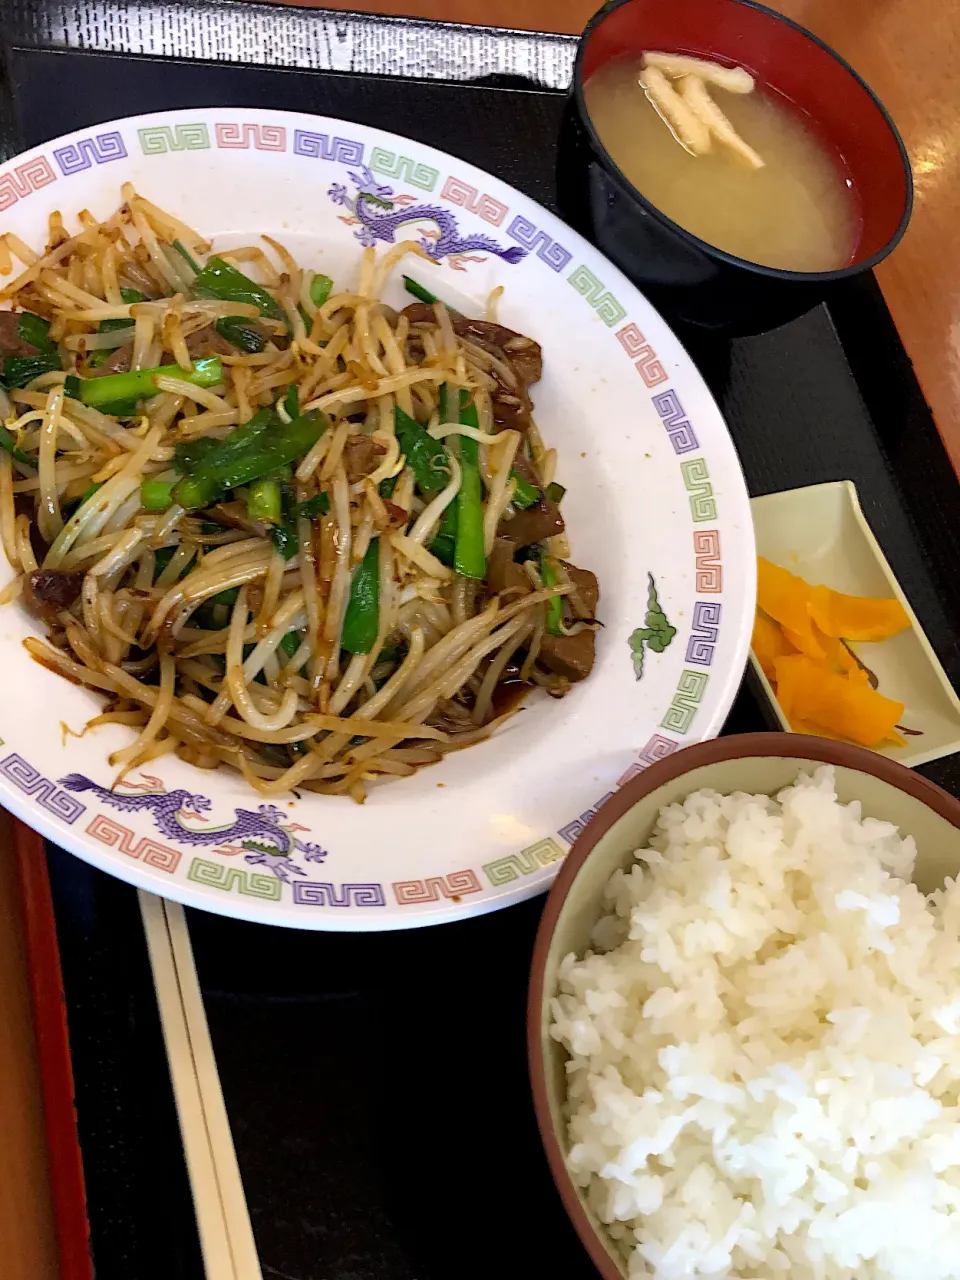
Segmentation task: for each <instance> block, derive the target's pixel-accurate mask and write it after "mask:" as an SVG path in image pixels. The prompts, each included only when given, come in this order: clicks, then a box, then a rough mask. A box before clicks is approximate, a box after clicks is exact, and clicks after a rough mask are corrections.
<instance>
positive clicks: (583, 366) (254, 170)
mask: <svg viewBox="0 0 960 1280" xmlns="http://www.w3.org/2000/svg"><path fill="white" fill-rule="evenodd" d="M128 180H129V181H132V182H133V183H134V184H135V185H136V186H137V188H138V189H139V190H140V191H141V192H142V193H143V194H144V195H145V196H147V197H148V198H149V199H151V200H154V201H156V202H157V203H159V204H161V205H163V206H165V207H166V208H168V209H170V210H171V211H173V212H175V213H176V214H178V215H179V216H180V217H182V218H183V219H185V220H186V221H187V222H188V223H191V224H193V225H195V226H196V227H197V228H198V229H199V230H200V232H201V233H203V234H204V235H207V236H209V237H211V238H213V240H214V243H215V246H216V247H221V248H222V247H224V246H229V245H230V244H237V243H240V242H242V241H244V242H248V243H249V241H250V240H251V239H253V238H254V237H255V236H257V235H259V234H261V233H263V232H268V233H270V234H272V235H274V236H276V237H278V238H279V239H280V240H282V241H284V242H285V243H286V244H287V245H288V246H289V247H290V248H291V250H293V252H294V253H295V254H296V255H297V256H298V258H299V259H300V261H301V262H302V263H303V264H304V265H305V266H312V267H315V268H316V269H320V270H323V271H325V272H327V273H328V274H330V275H332V276H333V277H334V279H335V280H337V281H344V280H349V279H351V278H352V273H353V272H354V270H355V268H356V263H357V258H358V254H359V250H360V245H361V244H365V243H376V244H378V245H379V246H381V247H386V246H388V245H389V244H391V243H393V242H394V241H395V240H399V239H405V238H406V239H417V240H422V241H423V243H424V245H425V247H427V248H428V249H429V251H430V252H431V253H432V254H433V255H434V256H435V257H436V259H437V260H438V264H437V265H436V266H430V265H429V264H421V263H416V264H415V270H413V274H415V275H416V276H417V277H419V278H420V279H422V280H423V282H424V283H425V284H426V285H427V286H428V287H429V288H430V289H431V290H433V291H434V292H435V293H437V294H439V295H440V296H443V297H446V298H447V299H448V300H450V301H451V302H453V303H455V304H458V305H460V306H461V307H462V308H463V309H464V310H472V311H473V313H474V314H482V308H483V305H484V302H485V300H486V298H487V295H488V293H489V291H490V290H491V289H492V288H493V287H494V286H496V285H503V287H504V296H503V300H502V307H501V318H502V320H503V322H504V323H506V324H508V325H510V326H511V327H513V328H515V329H518V330H520V331H521V332H523V333H527V334H530V335H531V336H532V337H534V338H536V339H537V340H538V341H539V342H541V343H542V345H543V350H544V358H545V372H544V377H543V380H542V382H541V383H540V384H539V385H538V386H537V387H536V388H534V403H535V411H536V416H537V422H538V425H539V426H540V429H541V431H542V433H543V435H544V437H545V438H546V440H547V442H548V444H550V445H553V446H555V447H556V448H557V449H558V450H559V468H558V479H559V480H560V482H561V483H562V484H564V485H565V486H566V487H567V496H566V498H565V499H564V515H565V517H566V519H567V522H568V527H569V531H570V536H571V542H572V546H573V559H574V560H575V561H576V562H577V563H579V564H582V565H584V566H588V567H590V568H592V569H593V570H594V571H595V572H596V573H597V575H598V577H599V579H600V585H601V593H602V594H601V603H600V616H601V618H602V620H603V622H604V623H605V629H604V631H603V632H602V633H601V634H600V636H599V641H598V646H597V648H598V660H597V664H596V667H595V670H594V672H593V675H592V676H591V678H590V679H589V680H588V681H587V682H585V683H584V684H583V685H581V686H579V687H577V688H575V689H574V690H573V691H572V692H571V694H570V695H569V696H568V697H566V698H564V699H563V700H562V701H561V702H554V701H551V700H550V699H548V698H542V699H535V700H533V701H532V702H531V704H530V706H529V708H528V709H527V710H525V711H524V712H522V714H520V715H519V716H517V717H515V718H514V720H513V721H512V722H511V723H510V724H509V725H508V726H506V727H505V728H504V729H503V730H502V731H501V732H500V733H499V734H497V735H496V737H495V738H494V739H493V740H492V741H490V742H487V743H484V744H482V745H480V746H476V747H473V748H471V749H470V750H468V751H463V752H458V753H456V754H454V755H453V756H451V757H449V758H448V759H447V760H445V761H444V762H443V763H442V764H440V765H437V766H434V767H433V768H430V769H427V770H424V771H422V772H421V773H419V774H418V775H417V776H416V777H414V778H410V779H405V780H403V781H401V782H399V783H396V784H391V785H388V786H384V787H382V788H379V789H374V790H373V791H372V793H371V795H370V797H369V799H368V800H367V803H366V804H365V805H363V806H362V807H360V806H357V805H355V804H353V803H352V802H350V801H349V800H346V799H339V798H330V797H322V796H317V795H311V794H310V793H305V794H304V795H303V798H302V799H293V798H287V799H283V800H281V801H279V802H278V803H277V804H276V805H263V804H262V803H261V799H260V797H258V796H257V795H255V794H254V793H253V792H251V791H250V790H249V789H248V788H247V787H246V786H245V785H244V783H243V782H242V780H241V779H240V778H239V777H238V776H237V775H234V774H232V773H229V772H226V771H224V772H218V773H210V772H201V771H199V770H195V769H194V768H192V767H191V766H188V765H186V764H184V763H182V762H180V761H178V760H176V759H175V758H173V757H164V758H163V759H162V760H161V761H159V762H158V763H157V764H156V765H155V766H151V767H148V769H147V770H146V771H141V772H139V773H136V774H134V775H132V776H130V777H128V778H127V779H126V780H125V782H124V783H123V784H122V785H121V786H119V787H118V789H117V790H115V791H112V790H110V786H111V782H112V780H113V771H112V770H111V769H110V768H109V767H108V765H107V756H108V754H109V752H110V751H111V750H114V749H116V748H118V747H119V746H121V745H123V744H124V743H125V742H126V741H127V740H128V735H129V731H128V730H125V729H122V728H120V727H116V726H110V727H108V728H107V729H102V730H98V731H96V732H93V733H90V734H88V735H87V736H86V737H84V738H82V739H78V738H72V737H68V738H66V740H64V737H63V734H62V730H61V725H62V724H63V723H66V724H67V725H70V726H71V727H73V728H75V729H79V728H80V727H82V725H83V724H84V722H85V721H86V720H87V719H88V718H89V717H90V716H91V715H93V714H94V713H95V710H96V708H97V706H98V702H97V699H96V698H95V697H94V696H93V695H92V694H90V693H88V692H87V691H85V690H82V689H79V688H77V687H75V686H73V685H71V684H69V683H67V682H65V681H63V680H61V679H59V678H57V677H56V676H54V675H52V674H50V673H48V672H47V671H46V670H44V669H43V668H42V667H40V666H37V665H36V664H35V663H33V662H32V661H31V660H30V658H29V657H28V655H27V653H26V651H25V650H24V648H23V646H22V644H21V641H22V639H23V637H24V636H26V635H27V634H29V633H30V632H31V631H33V630H35V627H34V623H33V622H32V621H31V620H30V619H29V618H28V616H27V615H26V614H25V613H24V612H23V611H22V609H21V608H20V607H19V606H18V605H11V606H8V607H7V608H6V609H4V610H3V611H2V613H0V660H2V670H3V702H2V712H0V738H2V739H3V745H2V748H0V801H2V803H3V804H5V805H6V806H7V807H8V808H9V809H11V810H12V811H13V812H14V813H15V814H17V816H18V817H20V818H22V819H23V820H24V821H26V822H28V823H30V824H31V825H32V826H34V827H36V828H37V829H38V830H39V831H41V832H42V833H43V834H44V835H46V836H48V837H50V839H52V840H55V841H56V842H57V843H58V844H60V845H62V846H63V847H64V848H66V849H69V850H71V851H72V852H73V853H76V854H78V855H79V856H81V857H83V858H85V859H87V860H88V861H89V862H92V863H94V864H95V865H96V866H98V867H102V868H103V869H105V870H107V871H110V872H112V873H113V874H114V875H117V876H120V877H121V878H123V879H125V880H129V881H131V882H132V883H134V884H136V885H138V886H140V887H142V888H145V889H149V890H152V891H154V892H156V893H160V894H163V895H165V896H167V897H170V898H175V899H178V900H180V901H182V902H185V903H189V904H190V905H192V906H198V907H205V908H207V909H208V910H212V911H219V912H222V913H223V914H226V915H233V916H240V917H243V918H245V919H250V920H260V921H265V922H269V923H273V924H284V925H292V926H294V927H298V928H312V929H347V930H367V929H385V928H405V927H409V926H411V925H422V924H431V923H438V922H440V921H445V920H450V919H452V918H454V917H457V916H468V915H476V914H479V913H481V912H483V911H489V910H493V909H494V908H497V907H502V906H506V905H508V904H509V903H511V902H516V901H518V900H520V899H521V898H525V897H529V896H530V895H531V894H534V893H538V892H541V891H542V890H545V889H546V888H547V887H548V886H549V884H550V882H551V881H552V879H553V877H554V874H555V872H556V869H557V864H558V862H559V861H560V859H562V858H563V856H564V854H565V853H566V851H567V849H568V848H569V846H570V844H571V842H572V841H573V839H574V838H575V836H576V835H577V833H578V832H579V831H580V829H581V828H582V826H583V824H584V823H585V822H586V821H587V819H588V818H589V817H590V816H591V814H592V813H593V811H594V810H595V809H596V807H597V806H598V805H599V804H600V803H601V802H602V801H603V800H604V799H605V798H606V797H607V796H608V795H609V794H610V793H611V792H612V791H614V790H615V789H616V787H617V786H618V785H619V783H621V782H622V781H623V780H624V779H625V778H626V777H628V776H630V775H632V774H633V773H634V772H635V771H636V770H638V769H641V768H643V767H644V765H645V764H648V763H649V762H650V761H652V760H656V759H658V758H660V757H662V756H664V755H667V754H669V753H670V752H672V751H674V750H676V748H677V747H678V746H680V745H681V744H682V743H684V742H690V741H695V740H698V739H701V738H706V737H710V736H711V735H713V734H715V733H717V732H718V730H719V729H720V727H721V725H722V723H723V720H724V717H725V715H726V713H727V711H728V710H729V708H730V705H731V703H732V701H733V698H734V695H735V693H736V691H737V687H738V685H739V682H740V677H741V674H742V672H743V667H744V663H745V660H746V655H747V649H748V645H749V638H750V631H751V623H752V618H753V610H754V597H755V562H754V541H753V529H752V525H751V520H750V508H749V504H748V501H747V494H746V489H745V486H744V481H743V476H742V473H741V471H740V466H739V463H738V461H737V456H736V453H735V451H734V448H733V444H732V443H731V440H730V437H729V435H728V433H727V430H726V427H725V426H724V423H723V420H722V419H721V417H720V414H719V412H718V410H717V408H716V405H715V404H714V402H713V400H712V398H711V396H710V394H709V392H708V391H707V389H706V387H705V386H704V384H703V382H702V381H701V379H700V377H699V375H698V374H697V372H696V370H695V368H694V366H693V365H692V363H691V362H690V360H689V358H688V357H687V355H686V354H685V352H684V351H683V349H682V348H681V347H680V345H679V343H678V342H677V340H676V339H675V338H674V337H673V335H672V334H671V333H670V331H669V329H668V328H667V327H666V325H665V324H664V322H663V321H662V320H661V319H660V317H659V316H658V315H657V314H656V312H655V311H654V310H653V309H652V308H651V307H650V306H649V304H648V303H647V302H645V301H644V299H643V298H642V297H641V296H640V294H639V293H638V292H637V291H636V289H634V288H633V287H632V286H631V285H630V284H629V283H628V281H627V280H626V279H625V278H624V277H623V276H622V275H621V274H620V273H619V272H618V271H617V270H616V268H614V267H613V266H611V265H610V263H609V262H607V261H606V260H605V259H604V258H602V257H601V256H600V254H598V253H597V252H596V250H594V249H593V248H591V246H590V245H588V244H587V243H586V242H585V241H583V240H582V239H580V238H579V237H578V236H576V235H575V234H574V233H573V232H572V231H570V230H569V229H568V228H567V227H566V226H564V225H563V224H562V223H561V222H559V221H558V220H557V219H556V218H554V217H553V216H552V215H551V214H549V213H548V212H547V211H546V210H544V209H542V208H540V207H539V206H538V205H536V204H534V203H533V202H532V201H530V200H528V199H527V198H526V197H525V196H522V195H521V194H520V193H519V192H518V191H515V190H513V189H512V188H511V187H508V186H505V185H504V184H503V183H502V182H499V181H498V180H497V179H496V178H493V177H491V176H490V175H489V174H486V173H483V172H481V171H480V170H479V169H474V168H472V167H471V166H470V165H468V164H464V163H463V162H462V161H460V160H454V159H452V158H451V157H450V156H447V155H444V154H443V153H441V152H439V151H433V150H431V149H430V148H428V147H424V146H421V145H420V144H419V143H415V142H411V141H409V140H408V139H405V138H399V137H396V136H395V135H392V134H388V133H383V132H381V131H379V130H374V129H367V128H364V127H362V126H360V125H356V124H348V123H346V122H344V121H340V120H328V119H323V118H320V117H316V116H306V115H298V114H294V113H286V112H276V111H247V110H238V109H219V108H218V109H216V110H195V111H186V112H183V111H178V112H166V113H162V114H155V115H145V116H137V117H133V118H130V119H126V120H118V121H115V122H113V123H111V124H107V125H103V126H101V127H100V128H98V129H96V130H84V131H83V132H81V133H74V134H70V135H68V136H66V137H63V138H60V139H58V140H57V141H55V142H51V143H49V144H48V145H46V146H44V147H42V148H38V149H36V150H34V151H30V152H27V153H26V154H24V155H21V156H19V157H17V158H16V159H14V160H12V161H11V162H10V163H9V164H7V165H6V166H4V168H3V169H2V170H0V214H2V218H0V231H2V230H10V231H15V232H16V233H17V234H18V235H19V236H20V237H22V239H24V240H25V241H27V243H29V244H31V245H33V246H35V247H37V248H40V247H42V242H43V240H44V238H45V230H46V221H47V215H48V214H49V213H50V212H51V211H52V210H54V209H59V210H61V211H62V212H63V214H64V217H65V218H66V219H67V220H68V226H69V225H73V218H74V215H75V214H76V213H77V212H78V211H79V210H81V209H83V208H89V209H91V210H92V211H93V212H94V213H95V214H96V215H98V216H101V217H105V216H106V215H108V214H109V213H110V212H111V211H112V210H113V209H115V208H116V206H117V204H118V203H119V199H120V195H119V190H120V185H121V183H122V182H124V181H128ZM370 197H373V198H372V199H371V198H370ZM408 269H409V268H408ZM387 296H388V300H389V301H391V302H392V303H395V304H396V305H400V306H402V305H403V304H404V298H405V295H404V294H403V292H402V286H401V285H400V283H399V282H395V283H394V285H393V286H392V293H388V295H387ZM407 300H409V299H407ZM0 575H2V579H3V580H4V581H5V580H6V578H7V577H8V575H9V569H8V568H7V567H6V566H4V567H3V569H2V570H0ZM651 582H653V583H654V584H655V586H656V591H657V594H658V598H659V603H660V606H661V608H662V609H663V611H664V612H665V614H666V616H667V617H668V619H669V620H670V622H671V624H672V625H673V626H674V627H675V628H676V635H675V636H674V638H673V640H672V642H671V643H670V644H669V646H668V647H667V648H666V649H665V650H664V651H663V652H660V653H657V652H653V651H652V650H650V648H649V647H648V646H647V645H646V644H645V643H644V640H643V636H642V635H635V634H634V633H636V632H637V631H638V630H639V631H641V632H642V630H643V629H644V627H645V625H646V623H645V616H646V613H647V608H648V592H649V587H650V583H651ZM631 637H633V641H632V644H631ZM638 648H639V649H640V650H641V651H642V652H643V670H642V676H641V677H640V678H638V676H637V674H636V670H635V662H636V665H637V666H638V667H639V661H638V660H637V659H636V652H635V650H636V649H638ZM65 780H66V781H65Z"/></svg>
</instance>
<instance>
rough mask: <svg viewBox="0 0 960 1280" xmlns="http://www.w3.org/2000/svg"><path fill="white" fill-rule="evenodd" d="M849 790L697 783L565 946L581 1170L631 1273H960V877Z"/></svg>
mask: <svg viewBox="0 0 960 1280" xmlns="http://www.w3.org/2000/svg"><path fill="white" fill-rule="evenodd" d="M915 855H916V847H915V845H914V842H913V840H912V838H911V837H910V836H906V837H904V838H901V837H900V835H899V833H898V831H897V829H896V828H895V827H893V826H891V825H890V824H888V823H885V822H878V821H876V820H874V819H871V818H864V817H862V816H861V812H860V806H859V804H849V805H841V804H840V803H839V802H838V801H837V798H836V793H835V791H834V779H833V770H832V769H829V768H820V769H818V770H817V771H816V772H815V773H814V774H813V775H812V776H807V775H805V774H801V775H800V777H799V778H798V780H797V782H796V784H795V785H794V786H792V787H788V788H786V789H785V790H784V791H782V792H781V793H780V794H779V796H778V797H777V799H776V800H771V799H770V798H769V797H768V796H763V795H760V796H749V795H745V794H736V795H731V796H721V795H718V794H717V793H716V792H713V791H698V792H697V793H696V794H694V795H691V796H689V797H688V798H687V800H686V801H685V802H684V803H683V804H682V805H681V804H674V805H670V806H668V807H667V808H665V809H664V810H663V811H662V812H661V814H660V817H659V820H658V823H657V827H656V832H655V834H654V836H653V838H652V840H651V842H650V847H649V848H646V849H641V850H639V851H638V852H637V854H636V859H637V860H636V862H635V863H633V865H632V866H631V867H630V869H629V870H628V871H626V872H617V873H616V874H615V875H614V876H613V878H612V880H611V881H610V884H609V886H608V888H607V891H606V905H607V907H608V909H609V912H610V914H609V915H606V916H604V918H603V919H602V920H601V921H600V923H599V924H598V925H597V927H596V930H595V932H594V937H593V943H594V945H595V946H596V948H597V951H596V952H588V953H587V955H586V956H585V957H584V958H583V959H582V960H578V959H577V958H576V957H575V956H573V955H569V956H567V957H566V959H565V960H564V961H563V964H562V966H561V969H560V975H561V978H560V992H561V994H560V995H559V997H558V998H557V999H555V1000H554V1001H553V1019H554V1021H553V1027H552V1033H553V1035H554V1037H555V1038H556V1039H557V1040H559V1041H560V1042H561V1043H562V1044H563V1045H564V1046H565V1047H566V1048H567V1050H568V1051H569V1053H570V1062H569V1094H568V1097H569V1127H568V1137H569V1155H568V1162H569V1168H570V1170H571V1173H572V1176H573V1178H574V1180H575V1181H576V1183H577V1184H578V1185H579V1186H581V1187H583V1188H586V1195H587V1198H588V1200H589V1203H590V1204H591V1206H592V1207H593V1209H594V1211H595V1212H596V1214H597V1216H598V1217H599V1218H600V1220H601V1221H602V1222H604V1223H606V1224H607V1229H608V1231H609V1234H610V1235H611V1236H612V1237H613V1238H614V1239H615V1240H616V1241H617V1244H618V1247H619V1248H620V1249H621V1250H622V1251H623V1254H624V1256H625V1257H626V1258H627V1259H628V1272H629V1275H630V1276H631V1277H641V1276H643V1277H656V1280H677V1278H679V1277H695V1276H696V1277H712V1278H715V1280H721V1278H723V1277H756V1278H758V1280H775V1278H776V1277H778V1276H789V1277H791V1280H814V1278H816V1280H840V1277H843V1280H879V1278H881V1277H883V1278H887V1277H891V1278H895V1280H946V1278H947V1277H960V1123H958V1122H960V1106H958V1089H960V1034H958V1032H960V941H958V937H960V889H958V888H957V885H956V884H955V883H954V882H951V881H948V882H947V885H946V888H945V889H944V890H943V891H939V892H937V893H934V894H932V895H931V896H930V897H929V898H924V897H923V895H922V894H921V893H920V892H919V890H918V889H916V888H915V886H914V885H912V884H910V883H909V882H908V881H909V877H910V875H911V873H912V868H913V863H914V858H915Z"/></svg>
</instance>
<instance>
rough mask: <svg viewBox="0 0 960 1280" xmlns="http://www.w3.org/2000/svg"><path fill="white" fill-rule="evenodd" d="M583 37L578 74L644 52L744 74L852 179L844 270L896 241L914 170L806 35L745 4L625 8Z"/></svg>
mask: <svg viewBox="0 0 960 1280" xmlns="http://www.w3.org/2000/svg"><path fill="white" fill-rule="evenodd" d="M594 21H595V23H596V25H595V26H594V27H593V29H592V30H591V31H589V32H588V35H587V37H586V41H585V44H584V47H583V51H582V54H581V66H580V74H581V76H582V79H583V80H584V81H585V80H589V78H590V76H591V75H593V73H594V72H595V71H597V70H598V69H599V68H600V67H602V66H604V65H605V64H606V63H608V62H610V61H611V60H612V59H614V58H619V57H623V56H624V55H629V54H639V53H641V52H643V50H645V49H656V50H662V51H665V52H668V53H686V54H692V55H694V56H695V57H701V58H714V59H716V60H718V61H720V62H723V63H726V64H728V65H737V66H741V67H746V69H747V70H748V71H750V72H752V73H753V75H755V76H756V77H757V79H758V80H759V81H760V83H761V84H762V85H768V86H770V87H772V88H773V89H776V90H777V91H778V92H779V93H781V94H783V96H784V97H786V98H788V99H789V100H790V101H791V102H792V103H794V104H795V105H796V106H797V107H798V108H799V109H800V110H801V111H802V112H804V113H805V114H806V116H807V117H809V119H808V124H809V126H810V128H811V129H812V130H813V131H814V132H815V133H816V134H817V135H818V136H819V137H820V138H821V140H822V141H823V142H824V143H825V145H826V146H827V147H828V148H829V149H830V150H831V151H833V152H834V153H835V154H839V156H840V157H841V159H842V161H843V165H844V167H845V169H846V171H847V174H848V175H849V176H850V177H851V178H852V179H853V185H854V190H855V191H856V192H857V194H858V197H859V204H860V218H861V232H860V240H859V244H858V246H857V250H856V253H855V255H854V257H853V259H852V260H851V263H850V265H851V266H853V265H857V264H859V263H862V262H864V261H866V260H867V259H869V258H872V257H873V256H874V254H877V253H880V252H881V251H882V250H883V249H884V248H885V247H886V246H887V245H888V244H889V242H890V241H891V240H892V239H893V238H894V237H895V236H897V235H898V233H899V232H900V230H901V224H902V223H903V221H904V216H905V214H906V213H907V212H908V210H909V207H910V200H911V185H910V184H911V180H910V169H909V163H908V161H907V157H906V153H905V151H904V149H903V144H902V142H901V141H900V137H899V135H898V133H897V131H896V129H895V127H894V125H893V123H892V121H891V120H890V118H889V116H888V115H887V113H886V111H885V110H884V108H883V107H882V106H881V104H880V103H879V102H878V101H877V99H876V98H875V97H874V95H873V94H872V93H871V92H870V90H869V89H868V88H867V86H866V85H865V84H864V83H863V81H862V80H860V78H859V77H858V76H857V74H856V73H855V72H854V71H853V69H852V68H851V67H849V66H848V65H847V64H846V63H845V62H843V61H842V59H841V58H839V57H838V55H837V54H835V53H833V52H832V51H831V50H830V49H828V48H827V46H826V45H824V44H821V43H820V41H819V40H817V39H816V37H815V36H813V35H811V34H810V32H808V31H804V30H803V28H801V27H797V26H795V25H794V24H793V23H791V22H789V21H787V20H786V19H785V18H783V17H782V16H781V15H780V14H777V13H773V12H772V11H771V10H769V9H764V8H762V7H761V6H759V5H754V4H751V3H749V2H748V0H624V3H622V4H620V5H618V6H616V7H615V8H611V9H609V10H608V11H607V12H606V13H603V14H600V15H598V16H597V18H596V19H595V20H594Z"/></svg>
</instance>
